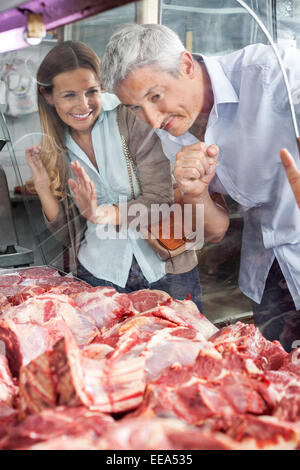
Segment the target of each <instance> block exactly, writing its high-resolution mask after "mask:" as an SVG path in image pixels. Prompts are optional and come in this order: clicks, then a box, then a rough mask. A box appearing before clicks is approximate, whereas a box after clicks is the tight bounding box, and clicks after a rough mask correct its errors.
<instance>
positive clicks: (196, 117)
mask: <svg viewBox="0 0 300 470" xmlns="http://www.w3.org/2000/svg"><path fill="white" fill-rule="evenodd" d="M282 55H283V60H284V62H285V65H286V67H287V70H288V74H289V76H290V80H291V81H295V83H297V82H298V83H299V82H300V68H299V67H298V68H295V64H300V52H299V51H297V50H296V49H295V48H294V49H293V50H292V49H287V50H286V51H283V52H282ZM102 70H103V75H104V79H105V80H104V85H105V86H106V88H107V89H109V90H111V91H114V92H115V93H116V94H117V96H118V97H119V99H120V100H121V101H122V102H123V103H124V104H125V105H127V106H129V107H130V108H131V109H132V110H133V111H134V112H135V113H136V114H137V116H138V117H139V118H140V119H142V120H143V121H146V122H148V123H149V124H151V125H152V127H153V128H155V129H156V132H157V134H158V135H159V137H160V138H161V140H162V143H163V148H164V151H165V153H166V155H167V156H168V157H169V158H170V160H171V161H172V162H173V163H174V165H175V168H174V175H175V178H176V179H177V182H178V184H179V186H180V188H181V189H182V190H183V191H184V200H185V202H192V203H193V204H196V203H197V202H198V197H197V186H198V185H199V184H200V181H201V178H203V174H205V168H203V165H202V160H201V158H202V157H201V158H200V156H199V155H200V154H199V151H200V148H201V147H200V146H201V145H202V144H201V143H200V142H203V141H204V142H205V144H206V145H210V144H217V145H218V146H219V149H220V153H219V164H218V166H217V170H216V176H215V177H214V179H213V180H212V182H211V183H210V185H209V194H211V193H212V192H214V191H217V192H220V193H223V194H229V195H230V196H231V197H232V198H233V199H234V200H235V201H237V202H238V203H239V204H240V207H241V211H242V212H243V215H244V231H243V242H242V250H241V266H240V276H239V286H240V288H241V290H242V291H243V292H244V294H246V295H247V296H249V297H250V298H251V299H252V301H253V311H254V321H255V323H256V325H257V326H259V327H260V329H261V331H262V332H263V334H264V335H265V336H266V337H267V338H268V339H270V340H274V339H279V340H280V341H281V342H282V344H283V345H284V347H285V348H286V349H287V350H290V349H291V348H292V347H293V345H294V344H295V343H294V341H296V340H299V339H300V315H299V312H298V310H299V309H300V217H299V211H298V207H297V204H296V202H295V199H294V197H293V193H292V190H291V188H290V186H289V184H288V181H287V178H286V175H285V173H284V169H283V167H282V165H281V162H280V159H279V154H280V149H281V148H282V147H289V148H290V149H291V151H292V152H293V153H296V150H297V142H296V139H295V136H294V131H293V126H292V119H291V116H290V110H289V106H288V100H287V97H286V91H285V88H284V84H283V80H282V76H281V72H280V69H279V66H278V63H277V60H276V58H275V56H274V54H273V52H272V51H271V49H270V48H269V47H268V46H264V45H261V44H258V45H252V46H248V47H246V48H245V49H243V50H240V51H236V52H234V53H232V54H229V55H226V56H223V57H204V56H201V55H198V54H193V55H191V54H190V53H189V52H188V51H186V50H185V49H184V46H183V44H182V43H181V41H180V40H179V38H178V36H177V35H176V34H175V33H174V32H173V31H171V30H170V29H169V28H166V27H165V26H161V25H125V26H124V27H122V28H121V29H120V30H119V31H117V32H116V33H115V34H114V35H113V36H112V38H111V39H110V41H109V44H108V45H107V48H106V51H105V55H104V58H103V61H102ZM297 111H298V112H299V110H297Z"/></svg>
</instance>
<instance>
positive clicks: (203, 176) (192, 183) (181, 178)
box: [174, 142, 219, 197]
mask: <svg viewBox="0 0 300 470" xmlns="http://www.w3.org/2000/svg"><path fill="white" fill-rule="evenodd" d="M218 154H219V149H218V147H217V146H216V145H211V146H209V147H207V146H206V145H205V143H204V142H197V143H196V144H192V145H187V146H186V147H183V148H182V150H181V151H180V152H179V153H178V154H177V156H176V163H175V168H174V176H175V179H176V181H177V183H178V185H179V188H180V189H181V190H182V191H183V192H184V193H185V194H186V195H187V194H188V195H189V196H193V197H195V196H200V195H202V194H203V193H204V192H205V191H207V189H208V185H209V183H210V182H211V180H212V179H213V177H214V176H215V172H216V166H217V162H218Z"/></svg>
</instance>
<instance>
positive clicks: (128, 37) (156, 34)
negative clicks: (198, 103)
mask: <svg viewBox="0 0 300 470" xmlns="http://www.w3.org/2000/svg"><path fill="white" fill-rule="evenodd" d="M184 50H185V48H184V45H183V44H182V42H181V40H180V39H179V37H178V36H177V34H176V33H175V32H174V31H172V30H171V29H169V28H167V27H166V26H163V25H158V24H126V25H123V26H121V27H120V28H118V30H117V31H116V32H115V33H114V34H113V35H112V37H111V38H110V40H109V43H108V44H107V46H106V49H105V52H104V56H103V59H102V63H101V76H102V83H103V85H104V88H105V89H106V90H107V91H111V92H114V90H115V89H116V88H117V87H118V86H119V85H120V84H121V82H122V81H123V80H125V79H126V78H127V77H128V75H129V74H130V72H132V71H133V70H135V69H137V68H140V67H145V66H149V65H154V66H156V67H157V68H158V69H159V70H163V71H166V72H169V73H171V74H172V75H174V76H176V77H177V76H178V75H179V62H180V54H181V52H182V51H184Z"/></svg>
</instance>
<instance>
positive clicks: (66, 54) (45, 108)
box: [26, 41, 100, 199]
mask: <svg viewBox="0 0 300 470" xmlns="http://www.w3.org/2000/svg"><path fill="white" fill-rule="evenodd" d="M77 68H87V69H90V70H92V71H93V72H94V74H95V76H96V78H97V79H98V80H99V84H100V59H99V58H98V56H97V54H96V53H95V52H94V51H93V50H92V49H90V48H89V47H88V46H87V45H86V44H83V43H81V42H74V41H66V42H62V43H61V44H58V45H57V46H56V47H54V48H53V49H51V51H50V52H49V53H48V54H47V55H46V57H45V58H44V60H43V61H42V63H41V65H40V67H39V70H38V72H37V85H38V86H37V101H38V110H39V116H40V122H41V128H42V133H43V138H42V142H41V147H42V150H41V159H42V161H43V164H44V166H45V169H46V171H47V173H48V176H49V179H50V189H51V192H52V193H53V195H54V196H57V197H59V198H61V199H64V198H66V197H67V196H69V191H68V178H69V177H70V170H69V167H68V165H67V161H66V152H67V150H66V147H65V133H66V132H67V130H68V126H67V125H66V124H65V123H64V122H63V121H62V120H61V119H60V117H59V115H58V114H57V112H56V109H55V107H54V106H52V105H50V104H49V103H48V102H47V100H46V97H45V95H49V96H50V95H51V94H52V91H53V79H54V78H55V77H56V76H57V75H58V74H60V73H63V72H67V71H70V70H76V69H77ZM26 187H27V189H28V190H29V191H30V192H35V189H34V183H33V181H32V180H30V181H28V182H27V183H26Z"/></svg>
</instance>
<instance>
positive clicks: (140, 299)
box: [128, 289, 172, 313]
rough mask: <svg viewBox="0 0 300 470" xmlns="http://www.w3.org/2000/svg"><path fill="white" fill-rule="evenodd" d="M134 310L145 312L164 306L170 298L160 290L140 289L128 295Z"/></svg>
mask: <svg viewBox="0 0 300 470" xmlns="http://www.w3.org/2000/svg"><path fill="white" fill-rule="evenodd" d="M128 296H129V298H130V300H131V302H132V303H133V307H134V309H135V310H136V311H137V312H139V313H142V312H146V311H147V310H151V309H152V308H156V307H158V306H159V305H161V304H164V303H165V302H167V301H168V300H170V299H171V298H172V297H171V296H170V295H169V294H167V293H166V292H164V291H162V290H155V289H153V290H152V289H141V290H137V291H135V292H131V293H130V294H128Z"/></svg>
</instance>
